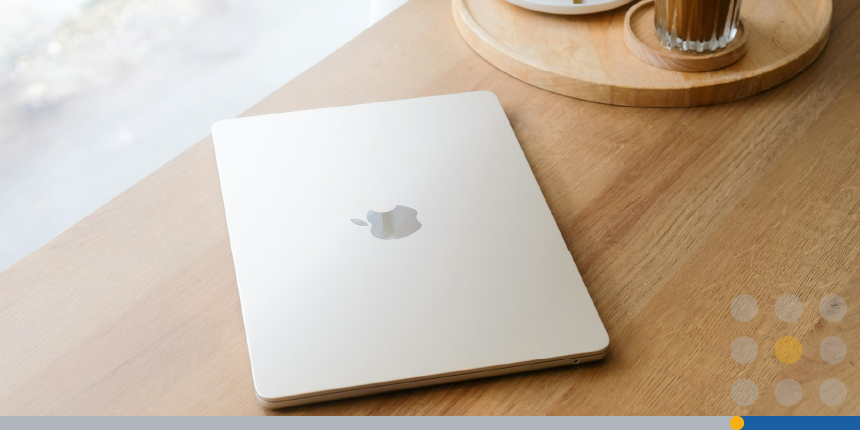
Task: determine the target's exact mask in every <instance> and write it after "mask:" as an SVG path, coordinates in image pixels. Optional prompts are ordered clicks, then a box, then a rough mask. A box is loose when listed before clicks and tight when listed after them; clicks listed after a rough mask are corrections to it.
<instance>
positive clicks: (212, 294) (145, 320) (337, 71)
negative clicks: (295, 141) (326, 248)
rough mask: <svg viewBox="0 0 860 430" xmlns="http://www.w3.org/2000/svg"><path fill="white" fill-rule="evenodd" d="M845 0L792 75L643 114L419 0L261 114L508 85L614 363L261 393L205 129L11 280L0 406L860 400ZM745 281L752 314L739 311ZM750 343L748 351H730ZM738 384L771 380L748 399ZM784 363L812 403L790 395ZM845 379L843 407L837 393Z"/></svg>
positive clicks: (348, 410)
mask: <svg viewBox="0 0 860 430" xmlns="http://www.w3.org/2000/svg"><path fill="white" fill-rule="evenodd" d="M833 4H834V8H835V10H834V14H833V16H834V22H833V33H832V39H831V44H830V46H829V48H828V49H827V50H825V52H824V53H823V54H822V57H821V58H820V59H819V61H817V62H816V63H815V64H813V65H812V66H811V67H810V68H809V69H808V70H807V71H805V72H804V73H802V74H801V75H799V76H798V77H797V78H795V79H793V80H791V81H789V82H788V83H786V84H784V85H781V86H779V87H776V88H774V89H772V90H770V91H766V92H764V93H762V94H759V95H756V96H754V97H750V98H748V99H745V100H742V101H738V102H733V103H728V104H722V105H717V106H711V107H702V108H688V109H645V108H623V107H615V106H609V105H604V104H598V103H590V102H585V101H581V100H577V99H573V98H569V97H564V96H560V95H557V94H554V93H551V92H548V91H544V90H541V89H538V88H536V87H533V86H531V85H528V84H525V83H523V82H521V81H519V80H517V79H515V78H513V77H511V76H509V75H507V74H505V73H503V72H501V71H499V70H497V69H496V68H494V67H493V66H491V65H490V64H488V63H487V62H486V61H484V60H483V59H482V58H481V57H479V56H478V55H476V54H475V53H474V52H473V51H472V49H470V48H469V46H468V45H467V44H466V43H465V42H464V41H463V39H462V38H461V37H460V35H459V34H458V32H457V29H456V28H455V25H454V22H453V20H452V18H451V8H450V2H448V1H447V0H413V1H412V2H410V3H407V4H406V5H405V6H403V7H402V8H400V9H398V10H397V11H395V12H394V13H392V14H391V15H390V16H388V17H387V18H385V19H384V20H382V21H381V22H380V23H378V24H377V25H375V26H373V27H372V28H370V29H369V30H367V31H366V32H365V33H363V34H361V35H360V36H359V37H358V38H356V39H355V40H353V41H352V42H350V43H348V44H347V45H345V46H344V47H343V48H342V49H340V50H338V51H337V52H335V53H334V54H332V55H331V56H329V57H328V58H326V59H325V60H323V61H322V62H320V63H319V64H318V65H316V66H314V67H313V68H311V69H310V70H308V71H307V72H305V73H304V74H302V75H300V76H299V77H297V78H295V79H294V80H292V81H291V82H289V83H288V84H286V85H285V86H284V87H282V88H280V89H279V90H277V91H276V92H274V93H273V94H272V95H271V96H269V97H267V98H266V99H264V100H262V101H261V102H260V103H258V104H257V105H255V106H254V107H252V108H251V109H250V110H248V111H247V112H246V113H245V115H255V114H264V113H273V112H286V111H295V110H301V109H310V108H319V107H326V106H341V105H350V104H357V103H365V102H374V101H381V100H394V99H400V98H407V97H418V96H428V95H435V94H448V93H454V92H460V91H473V90H490V91H493V92H495V93H496V94H497V95H498V96H499V98H500V100H501V102H502V105H503V106H504V108H505V111H506V113H507V115H508V117H509V118H510V121H511V124H512V126H513V128H514V130H515V132H516V134H517V137H518V138H519V140H520V142H521V143H522V147H523V149H524V151H525V154H526V157H527V158H528V160H529V163H530V165H531V167H532V169H533V170H534V173H535V175H536V177H537V180H538V183H539V184H540V186H541V188H542V190H543V192H544V194H545V196H546V199H547V201H548V203H549V206H550V208H551V209H552V212H553V214H554V216H555V218H556V220H557V222H558V225H559V227H560V229H561V231H562V234H563V236H564V238H565V241H566V243H567V244H568V246H569V248H570V250H571V252H572V254H573V256H574V258H575V260H576V262H577V263H578V266H579V268H580V271H581V272H582V275H583V278H584V280H585V283H586V285H587V286H588V289H589V291H590V293H591V295H592V297H593V298H594V301H595V304H596V306H597V309H598V311H599V312H600V314H601V316H602V318H603V321H604V322H605V324H606V328H607V329H608V331H609V335H610V338H611V339H612V344H611V349H610V353H609V357H608V358H607V359H606V360H605V361H603V362H600V363H594V364H587V365H582V366H577V367H571V368H559V369H554V370H546V371H538V372H533V373H528V374H519V375H512V376H506V377H498V378H492V379H486V380H478V381H470V382H462V383H455V384H449V385H442V386H436V387H431V388H422V389H415V390H409V391H402V392H395V393H389V394H383V395H375V396H371V397H364V398H357V399H350V400H343V401H337V402H331V403H325V404H318V405H310V406H304V407H299V408H294V409H286V410H281V411H276V412H269V411H266V410H264V409H262V408H260V407H259V406H258V405H257V403H256V399H255V398H254V389H253V385H252V381H251V371H250V367H249V362H248V352H247V348H246V345H245V336H244V330H243V326H242V318H241V314H240V308H239V300H238V294H237V289H236V279H235V275H234V271H233V263H232V259H231V255H230V247H229V243H228V237H227V230H226V226H225V221H224V211H223V206H222V200H221V194H220V190H219V183H218V175H217V171H216V166H215V157H214V153H213V148H212V141H211V139H210V138H208V137H207V138H205V139H203V140H202V141H201V142H199V143H197V144H196V145H194V146H192V147H191V148H190V149H188V150H187V151H185V152H184V153H182V154H181V155H180V156H178V157H177V158H176V159H174V160H172V161H170V162H169V163H167V164H166V165H165V166H163V167H162V168H160V169H159V170H157V171H156V172H155V173H153V174H152V175H150V176H148V177H147V178H145V179H143V180H142V181H140V182H139V183H138V184H136V185H134V186H133V187H131V188H129V189H128V190H127V191H126V192H124V193H122V194H120V195H119V196H118V197H116V198H115V199H114V200H112V201H111V202H110V203H108V204H106V205H105V206H104V207H102V208H101V209H99V210H97V211H96V212H94V213H93V214H91V215H89V216H88V217H86V218H85V219H84V220H82V221H81V222H79V223H78V224H76V225H75V226H74V227H72V228H70V229H69V230H68V231H66V232H65V233H63V234H61V235H60V236H59V237H57V238H56V239H54V240H53V241H51V242H50V243H49V244H47V245H46V246H44V247H43V248H41V249H39V250H38V251H36V252H34V253H32V254H30V255H29V256H27V257H25V258H24V259H22V260H21V261H19V262H18V263H16V264H15V265H13V266H12V267H11V268H9V269H7V270H6V271H4V272H2V273H0V347H2V348H0V414H267V413H277V414H361V415H363V414H526V415H528V414H612V415H614V414H691V415H692V414H707V415H734V414H742V415H746V414H858V413H860V368H858V357H860V303H858V301H857V299H858V297H860V121H858V117H860V37H857V31H856V29H857V27H858V26H860V2H857V1H853V0H834V2H833ZM238 85H241V83H238ZM332 270H336V268H333V269H332ZM740 294H749V295H752V296H753V297H754V298H755V299H756V300H757V301H758V306H759V312H758V314H757V316H756V317H755V319H753V320H752V321H750V322H746V323H741V322H738V321H736V320H735V319H734V318H733V317H732V315H731V314H730V312H729V306H730V303H731V301H732V299H733V298H734V297H736V296H738V295H740ZM783 294H794V295H796V296H797V297H799V298H800V300H801V301H802V302H803V306H804V308H803V313H802V315H801V316H800V318H799V319H797V320H796V321H794V322H790V323H786V322H783V321H781V320H780V319H778V318H777V317H776V315H775V312H774V304H775V302H776V300H777V298H779V297H780V296H781V295H783ZM828 294H839V295H841V296H842V297H843V298H845V300H846V301H847V303H848V313H847V315H846V316H845V318H844V319H842V320H841V321H839V322H829V321H826V320H824V319H823V318H822V317H821V316H820V315H819V313H818V304H819V301H820V300H821V299H822V298H823V297H824V296H825V295H828ZM739 336H749V337H751V338H753V339H754V340H755V341H756V342H757V344H758V346H759V352H758V357H757V358H756V359H755V360H754V361H753V362H752V363H749V364H746V365H741V364H738V363H736V362H735V361H734V360H733V359H732V357H731V355H730V345H731V343H732V341H733V340H734V339H735V338H737V337H739ZM783 336H795V337H797V338H798V339H800V340H801V342H802V345H803V355H802V357H801V359H800V360H799V361H798V362H796V363H794V364H790V365H787V364H783V363H781V362H779V361H778V360H777V359H776V357H775V355H774V349H773V348H774V345H775V343H776V341H777V340H778V339H780V338H781V337H783ZM828 336H839V337H841V338H842V339H843V340H844V341H845V342H846V343H847V345H848V355H847V358H846V359H845V360H843V361H842V362H840V363H838V364H827V363H826V362H825V361H824V360H822V358H821V357H820V356H819V353H818V345H819V343H820V342H821V340H822V339H824V338H825V337H828ZM343 365H344V366H349V360H348V357H345V360H344V364H343ZM739 378H749V379H751V380H752V381H754V382H755V383H756V384H757V386H758V388H759V396H758V399H757V400H756V401H755V402H754V403H753V404H752V405H750V406H748V407H740V406H738V405H736V404H735V403H734V402H733V401H732V399H731V397H730V387H731V386H732V384H733V382H734V381H736V380H737V379H739ZM783 378H793V379H796V380H797V381H798V382H800V384H801V385H802V388H803V398H802V400H801V401H800V402H799V403H798V404H797V405H795V406H792V407H786V406H782V405H781V404H779V403H778V402H777V401H776V399H775V396H774V388H775V386H776V384H777V382H779V381H780V380H782V379H783ZM830 378H838V379H840V380H841V381H843V382H844V383H845V385H846V386H847V388H848V398H847V400H846V401H845V402H844V403H842V404H841V405H840V406H836V407H831V406H826V405H825V404H824V403H822V401H821V400H820V399H819V396H818V388H819V386H820V385H821V383H822V382H823V381H824V380H826V379H830Z"/></svg>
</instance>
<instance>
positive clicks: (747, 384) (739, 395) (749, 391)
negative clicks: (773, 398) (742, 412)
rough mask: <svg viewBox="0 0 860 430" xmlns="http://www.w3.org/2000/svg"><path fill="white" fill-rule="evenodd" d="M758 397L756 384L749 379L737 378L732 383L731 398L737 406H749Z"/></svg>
mask: <svg viewBox="0 0 860 430" xmlns="http://www.w3.org/2000/svg"><path fill="white" fill-rule="evenodd" d="M757 398H758V386H756V384H755V382H753V381H750V380H749V379H738V380H737V381H735V383H734V384H732V400H734V401H735V403H737V404H738V405H739V406H749V405H751V404H753V402H755V399H757Z"/></svg>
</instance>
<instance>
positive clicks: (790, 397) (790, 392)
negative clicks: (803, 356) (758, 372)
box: [774, 379, 803, 406]
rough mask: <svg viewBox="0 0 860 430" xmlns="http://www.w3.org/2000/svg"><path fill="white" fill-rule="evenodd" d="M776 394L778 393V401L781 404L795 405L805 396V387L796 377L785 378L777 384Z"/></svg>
mask: <svg viewBox="0 0 860 430" xmlns="http://www.w3.org/2000/svg"><path fill="white" fill-rule="evenodd" d="M774 394H775V395H776V401H778V402H779V403H780V404H781V405H783V406H794V405H796V404H797V402H799V401H800V398H801V397H803V388H802V387H801V386H800V382H797V381H795V380H794V379H783V380H782V381H779V383H778V384H776V390H774Z"/></svg>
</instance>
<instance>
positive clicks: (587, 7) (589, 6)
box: [507, 0, 633, 15]
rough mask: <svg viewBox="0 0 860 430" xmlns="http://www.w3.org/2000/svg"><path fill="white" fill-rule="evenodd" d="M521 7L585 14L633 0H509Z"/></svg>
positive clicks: (559, 12) (551, 11)
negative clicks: (576, 1) (577, 1)
mask: <svg viewBox="0 0 860 430" xmlns="http://www.w3.org/2000/svg"><path fill="white" fill-rule="evenodd" d="M507 1H508V3H513V4H515V5H517V6H519V7H523V8H526V9H530V10H534V11H538V12H545V13H554V14H558V15H585V14H589V13H597V12H603V11H607V10H610V9H615V8H617V7H621V6H624V5H626V4H628V3H631V2H632V1H633V0H582V1H581V2H580V3H576V4H574V3H573V0H507Z"/></svg>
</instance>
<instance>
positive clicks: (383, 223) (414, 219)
mask: <svg viewBox="0 0 860 430" xmlns="http://www.w3.org/2000/svg"><path fill="white" fill-rule="evenodd" d="M367 220H368V221H370V234H372V235H373V237H375V238H377V239H384V240H391V239H400V238H403V237H406V236H409V235H411V234H412V233H415V232H416V231H418V230H419V229H420V228H421V223H420V222H419V221H418V211H416V210H415V209H412V208H410V207H406V206H400V205H397V206H395V207H394V209H392V210H390V211H388V212H376V211H373V210H370V211H367ZM350 221H352V223H353V224H355V225H360V226H367V223H366V222H364V221H362V220H360V219H352V220H350Z"/></svg>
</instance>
